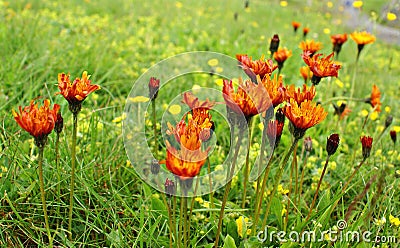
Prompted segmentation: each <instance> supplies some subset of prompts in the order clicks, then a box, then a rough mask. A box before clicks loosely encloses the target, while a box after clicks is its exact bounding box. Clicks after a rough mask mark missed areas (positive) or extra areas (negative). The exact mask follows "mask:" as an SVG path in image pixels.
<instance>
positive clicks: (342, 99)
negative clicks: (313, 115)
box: [321, 96, 366, 105]
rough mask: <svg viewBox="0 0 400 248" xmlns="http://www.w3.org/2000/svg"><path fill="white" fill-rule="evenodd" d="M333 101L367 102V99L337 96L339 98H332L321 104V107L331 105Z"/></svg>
mask: <svg viewBox="0 0 400 248" xmlns="http://www.w3.org/2000/svg"><path fill="white" fill-rule="evenodd" d="M333 101H352V102H365V101H366V99H365V98H353V97H346V96H337V97H331V98H329V99H328V100H326V101H324V102H322V103H321V105H325V104H328V103H331V102H333Z"/></svg>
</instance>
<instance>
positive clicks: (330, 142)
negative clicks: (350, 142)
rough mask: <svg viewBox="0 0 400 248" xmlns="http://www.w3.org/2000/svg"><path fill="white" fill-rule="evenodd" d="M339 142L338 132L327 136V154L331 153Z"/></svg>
mask: <svg viewBox="0 0 400 248" xmlns="http://www.w3.org/2000/svg"><path fill="white" fill-rule="evenodd" d="M339 142H340V138H339V134H337V133H334V134H331V136H329V137H328V138H327V142H326V151H327V152H328V155H329V156H330V155H333V154H334V153H335V152H336V150H337V148H338V146H339Z"/></svg>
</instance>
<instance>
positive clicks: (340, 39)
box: [331, 34, 347, 56]
mask: <svg viewBox="0 0 400 248" xmlns="http://www.w3.org/2000/svg"><path fill="white" fill-rule="evenodd" d="M331 41H332V44H333V52H334V53H336V56H339V53H340V51H341V50H342V45H343V44H344V43H345V42H346V41H347V34H335V35H332V36H331Z"/></svg>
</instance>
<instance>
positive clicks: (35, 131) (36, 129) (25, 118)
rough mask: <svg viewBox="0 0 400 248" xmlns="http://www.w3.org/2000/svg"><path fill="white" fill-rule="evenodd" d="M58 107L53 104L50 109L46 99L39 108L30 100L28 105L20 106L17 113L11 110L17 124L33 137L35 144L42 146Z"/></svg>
mask: <svg viewBox="0 0 400 248" xmlns="http://www.w3.org/2000/svg"><path fill="white" fill-rule="evenodd" d="M59 109H60V106H59V105H58V104H54V107H53V109H50V101H49V100H48V99H46V100H44V101H43V106H41V107H40V108H39V107H38V104H35V103H34V101H31V102H30V105H29V106H26V107H24V108H23V109H22V107H21V106H20V107H19V113H17V112H15V111H14V110H13V116H14V119H15V121H16V122H17V123H18V125H19V126H20V127H21V128H23V129H24V130H26V131H27V132H28V133H29V134H30V135H32V136H33V137H34V138H35V143H36V145H37V146H39V147H42V146H44V145H45V143H46V139H47V135H49V134H50V133H51V131H53V129H54V126H55V123H56V121H57V113H58V111H59Z"/></svg>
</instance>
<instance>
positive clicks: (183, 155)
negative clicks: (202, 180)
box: [165, 141, 207, 180]
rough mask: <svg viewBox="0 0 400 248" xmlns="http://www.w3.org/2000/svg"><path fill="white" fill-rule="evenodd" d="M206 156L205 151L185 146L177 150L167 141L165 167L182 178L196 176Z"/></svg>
mask: <svg viewBox="0 0 400 248" xmlns="http://www.w3.org/2000/svg"><path fill="white" fill-rule="evenodd" d="M206 158H207V151H204V152H202V151H200V150H195V151H191V150H188V149H185V148H182V149H181V150H177V149H176V148H175V147H173V146H171V145H170V144H169V142H168V141H167V159H166V161H165V162H166V167H167V169H168V170H169V171H171V172H172V173H174V174H175V175H177V176H179V177H180V178H181V179H182V180H185V179H189V178H192V177H195V176H197V175H198V174H199V172H200V169H201V167H202V166H203V165H204V163H205V162H206Z"/></svg>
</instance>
